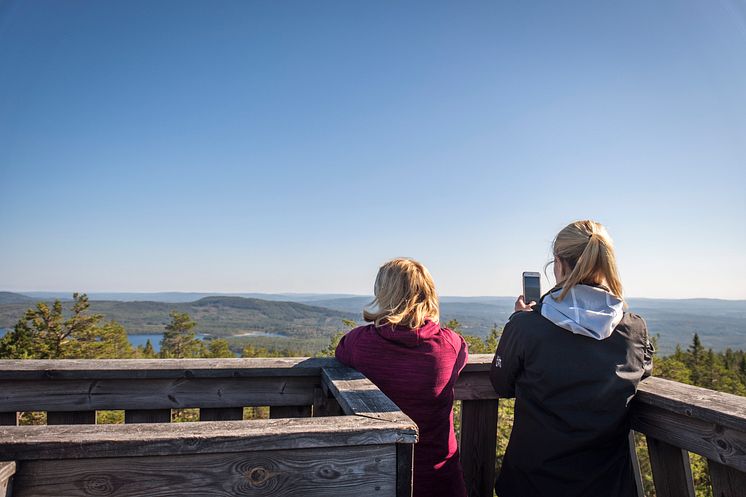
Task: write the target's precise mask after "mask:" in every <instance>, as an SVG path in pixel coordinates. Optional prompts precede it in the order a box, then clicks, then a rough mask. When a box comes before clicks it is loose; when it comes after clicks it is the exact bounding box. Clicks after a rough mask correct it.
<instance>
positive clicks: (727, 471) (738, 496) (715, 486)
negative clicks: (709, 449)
mask: <svg viewBox="0 0 746 497" xmlns="http://www.w3.org/2000/svg"><path fill="white" fill-rule="evenodd" d="M707 464H708V465H709V467H710V479H711V480H712V495H713V496H714V497H743V496H744V495H746V473H742V472H740V471H738V470H736V469H733V468H730V467H728V466H725V465H723V464H720V463H718V462H715V461H713V460H710V459H708V460H707Z"/></svg>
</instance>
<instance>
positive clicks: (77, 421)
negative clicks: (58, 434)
mask: <svg viewBox="0 0 746 497" xmlns="http://www.w3.org/2000/svg"><path fill="white" fill-rule="evenodd" d="M47 424H48V425H95V424H96V411H49V412H47Z"/></svg>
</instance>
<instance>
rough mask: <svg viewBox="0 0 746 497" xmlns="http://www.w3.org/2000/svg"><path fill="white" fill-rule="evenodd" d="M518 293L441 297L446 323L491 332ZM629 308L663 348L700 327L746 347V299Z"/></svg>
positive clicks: (343, 301)
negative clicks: (641, 319) (646, 325)
mask: <svg viewBox="0 0 746 497" xmlns="http://www.w3.org/2000/svg"><path fill="white" fill-rule="evenodd" d="M371 299H372V296H367V297H366V296H358V297H345V298H331V299H325V300H319V299H317V300H315V301H314V303H315V304H316V305H320V306H323V307H329V308H331V309H336V310H339V311H344V312H350V313H357V315H358V316H360V315H361V314H360V313H361V312H362V309H363V307H364V306H365V305H367V304H368V303H370V301H371ZM514 301H515V298H513V297H442V298H441V304H440V312H441V321H442V322H443V323H445V322H447V321H449V320H451V319H456V320H457V321H459V322H460V323H461V325H462V327H463V329H464V332H465V333H469V334H473V335H478V336H482V337H484V336H487V333H489V330H490V328H491V327H492V326H493V325H494V324H497V325H498V326H502V325H504V324H505V322H506V321H507V320H508V317H510V314H512V312H513V304H514ZM628 303H629V306H630V311H631V312H635V313H637V314H639V315H641V316H642V317H643V318H645V321H646V322H647V323H648V329H649V331H650V334H651V335H652V336H655V335H660V338H659V342H658V345H659V349H660V352H661V353H662V354H669V353H671V352H673V350H674V348H675V347H676V344H681V345H682V346H683V347H684V348H686V346H688V345H689V343H690V342H691V340H692V336H693V335H694V333H695V332H696V333H698V334H699V336H700V338H702V341H703V343H704V344H705V346H706V347H712V348H713V349H715V350H725V349H726V348H728V347H730V348H734V349H742V350H746V301H744V300H720V299H637V298H631V299H629V301H628Z"/></svg>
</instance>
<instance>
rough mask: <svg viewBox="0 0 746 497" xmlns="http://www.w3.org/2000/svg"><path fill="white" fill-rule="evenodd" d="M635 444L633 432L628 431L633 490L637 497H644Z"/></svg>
mask: <svg viewBox="0 0 746 497" xmlns="http://www.w3.org/2000/svg"><path fill="white" fill-rule="evenodd" d="M636 446H637V445H636V444H635V432H634V431H632V430H630V431H629V456H630V459H631V460H632V471H634V473H635V488H636V490H637V497H645V487H644V486H643V484H642V473H641V472H640V461H639V459H638V458H637V450H636Z"/></svg>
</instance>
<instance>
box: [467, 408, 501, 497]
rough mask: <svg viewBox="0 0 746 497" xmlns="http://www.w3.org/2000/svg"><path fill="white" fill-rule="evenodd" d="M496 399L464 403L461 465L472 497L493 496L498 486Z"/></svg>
mask: <svg viewBox="0 0 746 497" xmlns="http://www.w3.org/2000/svg"><path fill="white" fill-rule="evenodd" d="M496 449H497V400H464V401H462V403H461V464H462V466H463V467H464V480H465V482H466V490H467V493H468V495H469V497H491V496H492V495H493V489H494V487H495V450H496Z"/></svg>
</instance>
